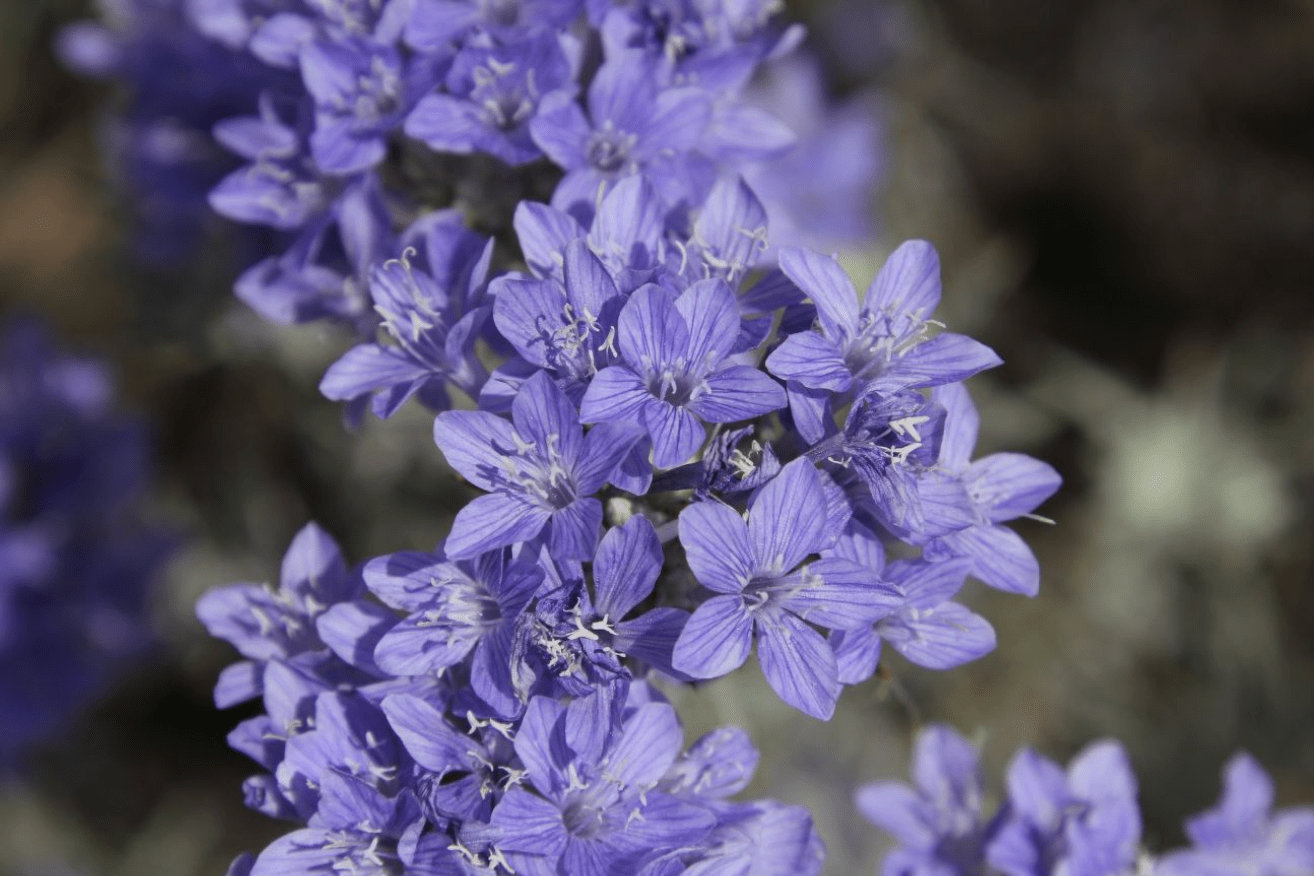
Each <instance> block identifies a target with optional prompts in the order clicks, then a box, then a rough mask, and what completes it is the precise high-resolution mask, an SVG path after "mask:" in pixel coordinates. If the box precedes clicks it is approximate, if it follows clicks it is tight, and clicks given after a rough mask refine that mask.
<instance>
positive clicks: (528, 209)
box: [513, 201, 585, 278]
mask: <svg viewBox="0 0 1314 876" xmlns="http://www.w3.org/2000/svg"><path fill="white" fill-rule="evenodd" d="M513 224H514V226H515V229H516V239H517V240H519V241H520V250H521V252H523V253H524V255H525V264H527V265H529V269H530V270H531V271H533V272H534V274H535V276H538V277H558V278H562V277H563V274H562V263H563V250H565V248H566V244H568V243H570V241H572V240H578V239H580V238H582V237H584V235H585V231H584V228H583V227H582V226H581V225H580V224H579V222H577V221H576V220H575V217H573V216H571V215H570V214H569V213H563V212H562V211H560V210H554V209H553V208H551V207H549V206H548V205H547V204H539V203H536V202H534V201H521V202H520V203H519V205H517V206H516V213H515V219H514V222H513Z"/></svg>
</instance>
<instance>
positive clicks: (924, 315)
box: [767, 240, 1000, 441]
mask: <svg viewBox="0 0 1314 876" xmlns="http://www.w3.org/2000/svg"><path fill="white" fill-rule="evenodd" d="M780 267H781V270H783V271H784V272H785V274H786V275H788V276H789V278H790V279H791V280H793V281H794V283H795V284H797V285H798V287H799V288H800V289H802V290H803V291H804V292H806V293H807V294H808V296H809V297H811V298H812V301H813V303H815V304H816V307H817V317H818V319H819V320H820V328H819V330H816V331H810V332H800V333H798V334H794V335H790V336H789V337H788V338H786V339H785V342H784V343H783V344H781V345H780V346H779V347H778V348H777V349H776V350H775V351H774V352H772V353H771V355H770V356H769V357H767V368H769V369H770V370H771V373H772V374H775V375H776V376H777V377H780V378H782V379H784V380H787V381H790V396H791V398H790V403H791V407H793V406H805V407H812V408H816V409H817V410H820V409H822V408H823V407H824V406H825V402H826V399H827V394H838V395H841V396H842V397H844V398H852V396H853V395H854V394H864V393H878V394H889V393H894V392H897V391H899V390H902V389H909V388H921V387H928V386H938V385H941V384H944V383H952V382H954V381H958V380H963V379H964V378H967V377H970V376H972V375H973V374H976V373H977V372H978V371H983V370H985V369H986V368H993V367H994V366H996V365H998V364H999V363H1000V359H999V357H998V356H996V355H995V353H994V351H992V350H991V349H990V348H989V347H986V346H983V345H982V344H980V343H978V342H976V341H974V340H972V339H971V338H969V337H967V336H965V335H958V334H952V333H948V332H946V333H942V334H940V335H937V336H935V337H933V338H930V337H928V332H929V330H930V328H931V327H932V325H933V323H932V322H931V319H930V317H931V312H932V311H933V310H935V306H936V305H937V304H938V303H939V301H940V260H939V257H938V256H937V255H936V253H935V249H934V248H933V247H932V246H931V245H930V244H929V243H926V242H925V241H920V240H914V241H908V242H907V243H904V244H902V245H900V246H899V248H898V249H896V250H895V251H894V253H893V255H891V256H890V258H889V259H888V260H887V261H886V263H885V265H884V266H883V267H882V268H881V270H880V272H879V273H878V274H877V275H876V279H875V280H873V281H872V284H871V287H870V288H869V289H868V290H867V297H866V300H865V301H864V302H863V304H862V305H861V307H860V306H859V304H858V293H857V291H856V290H855V289H854V288H853V283H852V282H850V280H849V278H848V276H847V275H846V274H845V273H844V270H843V269H842V268H840V266H839V264H838V263H837V262H836V261H835V260H834V259H831V258H827V257H825V256H822V255H818V254H817V253H814V252H811V251H810V250H806V249H801V248H787V249H784V250H782V251H781V253H780ZM795 385H797V387H798V388H799V389H803V390H811V391H812V392H811V393H808V392H802V393H800V392H797V391H796V389H795ZM819 392H820V393H821V394H820V395H818V393H819ZM796 396H797V399H796V398H795V397H796ZM795 419H796V420H798V421H799V424H800V430H801V431H802V432H803V437H805V438H807V439H808V440H809V441H818V440H820V438H821V437H822V433H821V432H820V431H819V430H818V428H817V427H816V426H812V425H811V423H813V422H817V423H820V422H821V420H820V419H819V418H818V417H817V416H816V414H815V413H814V414H813V415H812V416H810V417H799V416H798V415H796V417H795ZM805 424H806V425H805Z"/></svg>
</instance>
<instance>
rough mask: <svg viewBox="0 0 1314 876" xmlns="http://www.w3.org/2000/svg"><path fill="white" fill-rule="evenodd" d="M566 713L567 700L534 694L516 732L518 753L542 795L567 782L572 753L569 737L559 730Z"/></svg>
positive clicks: (552, 791)
mask: <svg viewBox="0 0 1314 876" xmlns="http://www.w3.org/2000/svg"><path fill="white" fill-rule="evenodd" d="M565 712H566V706H565V704H564V703H560V702H557V701H556V700H553V699H551V698H550V697H534V698H533V699H531V700H530V701H529V705H528V706H527V707H526V708H525V717H524V719H523V720H522V721H521V723H520V730H519V731H518V732H517V733H516V738H515V749H516V754H517V755H518V756H519V757H520V760H521V762H522V763H524V765H525V769H526V771H528V773H529V778H530V780H531V781H532V782H533V783H534V787H535V788H536V789H537V790H538V791H539V792H540V793H542V794H549V795H550V794H552V793H554V792H555V791H556V790H557V789H558V783H559V782H564V779H565V772H566V764H567V763H569V761H570V759H571V757H572V755H571V753H570V751H569V750H568V749H567V748H566V745H565V740H564V739H563V738H562V736H561V734H560V733H557V732H556V727H557V724H558V723H559V722H560V720H561V718H562V716H563V715H564V714H565Z"/></svg>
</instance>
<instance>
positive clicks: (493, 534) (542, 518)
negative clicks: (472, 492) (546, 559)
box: [446, 493, 550, 560]
mask: <svg viewBox="0 0 1314 876" xmlns="http://www.w3.org/2000/svg"><path fill="white" fill-rule="evenodd" d="M549 516H550V514H549V512H548V510H547V509H546V508H540V507H539V506H537V505H530V504H528V503H527V502H521V501H518V500H517V499H514V498H512V497H510V496H507V495H505V494H503V493H491V494H489V495H487V496H479V497H478V498H476V499H475V500H474V501H472V502H470V503H469V504H467V505H466V506H465V507H464V508H462V509H461V510H460V512H458V513H457V515H456V519H455V520H454V521H452V534H451V535H449V536H448V537H447V545H446V547H447V555H448V556H450V557H452V558H453V559H458V560H461V559H468V558H470V557H476V556H478V555H479V554H482V553H484V552H486V551H490V550H492V549H493V548H499V547H506V546H507V545H510V544H516V543H517V542H522V541H528V540H529V539H531V538H534V537H535V536H537V535H538V534H539V533H540V532H542V531H543V527H544V526H545V525H546V524H547V522H548V518H549Z"/></svg>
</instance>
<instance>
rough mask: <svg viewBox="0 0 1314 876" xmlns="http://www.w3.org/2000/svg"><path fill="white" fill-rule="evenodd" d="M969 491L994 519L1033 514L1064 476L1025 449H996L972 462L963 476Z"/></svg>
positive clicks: (978, 505) (991, 520) (1002, 519)
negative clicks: (1028, 453)
mask: <svg viewBox="0 0 1314 876" xmlns="http://www.w3.org/2000/svg"><path fill="white" fill-rule="evenodd" d="M963 483H964V484H965V485H966V487H967V494H968V495H969V496H971V497H972V501H973V502H975V503H976V505H977V507H978V508H980V509H982V510H984V511H985V513H986V515H987V516H988V517H989V518H990V522H992V523H1003V522H1004V521H1006V520H1013V519H1014V518H1017V517H1021V516H1022V515H1023V514H1030V513H1031V512H1032V511H1034V510H1036V508H1037V507H1039V505H1040V503H1041V502H1044V501H1045V500H1046V499H1048V498H1049V497H1050V496H1052V495H1054V492H1055V491H1056V490H1058V488H1059V485H1060V484H1062V483H1063V479H1062V478H1061V477H1059V473H1058V472H1056V471H1054V468H1053V466H1050V465H1047V464H1046V463H1043V462H1041V461H1040V460H1039V459H1033V458H1032V457H1030V456H1025V455H1023V454H1021V453H995V454H991V455H990V456H987V457H985V458H984V459H978V460H977V461H976V462H974V463H972V464H971V465H970V466H969V467H968V469H967V472H966V474H965V475H964V476H963Z"/></svg>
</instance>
